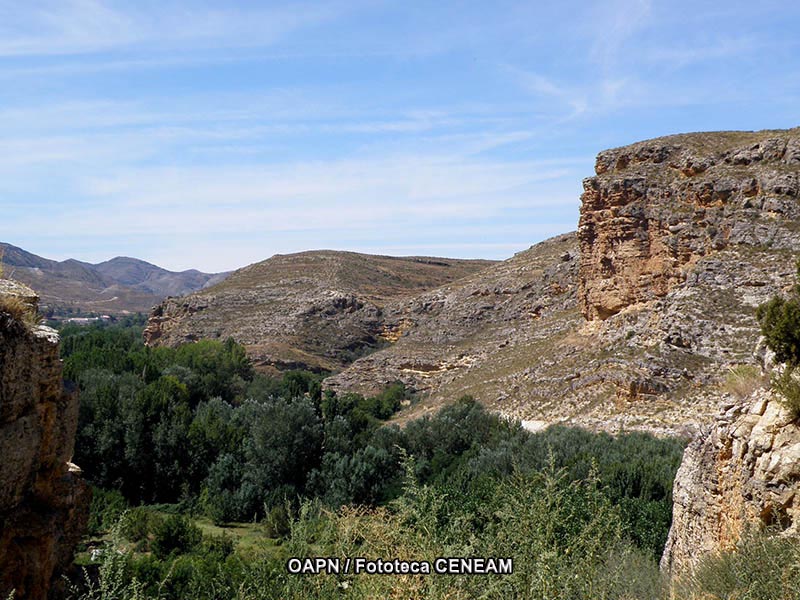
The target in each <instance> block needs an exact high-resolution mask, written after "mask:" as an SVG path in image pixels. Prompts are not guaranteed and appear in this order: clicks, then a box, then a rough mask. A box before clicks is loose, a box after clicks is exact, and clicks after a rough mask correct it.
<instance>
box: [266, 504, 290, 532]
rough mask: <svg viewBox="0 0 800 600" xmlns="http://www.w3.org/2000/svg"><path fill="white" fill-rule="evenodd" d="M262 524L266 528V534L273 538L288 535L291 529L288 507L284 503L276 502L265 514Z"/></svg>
mask: <svg viewBox="0 0 800 600" xmlns="http://www.w3.org/2000/svg"><path fill="white" fill-rule="evenodd" d="M264 526H265V527H266V529H267V535H268V536H269V537H273V538H283V537H286V536H287V535H289V532H290V531H291V518H290V515H289V509H288V507H287V506H286V505H284V504H276V505H275V506H273V507H272V508H271V509H270V510H269V512H268V513H267V516H266V517H264Z"/></svg>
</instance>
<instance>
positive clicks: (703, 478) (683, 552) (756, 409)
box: [661, 390, 800, 573]
mask: <svg viewBox="0 0 800 600" xmlns="http://www.w3.org/2000/svg"><path fill="white" fill-rule="evenodd" d="M673 497H674V507H673V523H672V528H671V530H670V534H669V539H668V541H667V546H666V548H665V551H664V556H663V558H662V561H661V565H662V568H663V569H665V570H667V571H669V572H671V573H684V572H686V571H687V570H690V569H691V568H692V567H694V566H695V565H696V564H697V561H698V560H700V559H701V558H702V557H703V556H706V555H708V554H709V553H711V552H715V551H719V550H725V549H730V548H732V546H733V545H734V544H735V543H736V542H737V540H738V539H739V538H740V536H741V535H742V533H743V532H744V531H745V529H746V528H747V527H748V525H754V524H755V525H759V524H765V525H772V526H776V527H778V528H779V529H781V530H784V531H785V532H786V533H794V534H797V533H798V532H800V531H799V530H798V526H799V525H800V426H798V424H797V422H796V421H794V420H793V419H792V417H791V416H790V415H789V413H788V412H787V411H786V410H785V409H784V408H783V407H782V406H781V404H780V403H779V402H778V401H777V400H776V399H775V398H774V397H773V396H771V395H770V393H769V392H767V391H765V390H759V391H757V392H756V393H754V394H753V395H752V396H751V397H749V398H748V399H747V400H746V401H744V402H740V403H729V404H727V405H724V406H723V407H722V411H721V413H720V415H719V416H718V418H717V420H716V422H715V424H714V426H713V427H712V428H711V429H709V430H708V431H707V432H705V433H704V434H703V435H702V436H700V437H699V438H697V439H696V440H695V441H694V442H692V443H691V444H690V445H689V446H688V447H687V448H686V451H685V453H684V457H683V461H682V463H681V466H680V468H679V469H678V473H677V475H676V478H675V484H674V490H673Z"/></svg>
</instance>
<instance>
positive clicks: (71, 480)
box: [0, 280, 90, 600]
mask: <svg viewBox="0 0 800 600" xmlns="http://www.w3.org/2000/svg"><path fill="white" fill-rule="evenodd" d="M17 301H21V302H22V305H23V307H22V308H21V307H20V304H19V303H18V302H17ZM37 301H38V299H37V297H36V295H35V293H34V292H33V291H32V290H30V289H29V288H27V287H25V286H22V285H19V284H16V283H14V282H8V281H3V280H0V457H2V464H0V597H1V598H6V597H8V595H9V593H10V592H11V590H14V593H15V596H14V597H15V598H26V599H29V600H39V599H44V598H47V597H48V595H50V596H51V597H52V595H57V591H58V588H59V584H60V576H61V574H62V573H64V571H65V570H66V569H67V568H68V567H69V566H70V565H71V564H72V554H73V549H74V547H75V544H76V543H77V542H78V540H79V539H80V536H81V535H82V533H83V531H84V529H85V525H86V519H87V518H88V506H89V499H90V494H89V489H88V486H87V485H86V484H85V483H84V481H83V480H82V478H81V474H80V469H79V468H78V467H76V466H75V465H73V464H72V463H71V462H70V460H71V459H72V451H73V447H74V443H75V430H76V427H77V422H78V396H77V393H76V392H75V391H73V390H71V389H65V387H64V386H63V383H62V379H61V361H60V359H59V352H58V334H57V333H56V332H55V331H54V330H53V329H50V328H49V327H43V326H38V325H35V324H31V323H30V322H29V323H24V322H23V321H22V319H20V318H19V316H20V315H19V311H20V310H24V311H31V312H34V311H35V310H36V305H37ZM12 306H13V307H15V308H14V310H11V308H10V307H12Z"/></svg>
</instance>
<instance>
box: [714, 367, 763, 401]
mask: <svg viewBox="0 0 800 600" xmlns="http://www.w3.org/2000/svg"><path fill="white" fill-rule="evenodd" d="M766 383H767V382H766V378H765V377H764V375H763V374H762V373H761V369H760V368H759V367H757V366H755V365H736V366H735V367H730V368H729V369H728V373H727V374H726V376H725V380H724V381H723V382H722V386H721V387H722V391H723V392H727V393H729V394H730V395H731V396H733V397H734V398H737V399H738V400H742V399H744V398H747V397H748V396H750V395H751V394H752V393H753V392H755V391H756V390H757V389H759V388H761V387H764V386H765V384H766Z"/></svg>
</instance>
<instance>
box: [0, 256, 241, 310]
mask: <svg viewBox="0 0 800 600" xmlns="http://www.w3.org/2000/svg"><path fill="white" fill-rule="evenodd" d="M0 253H2V265H3V269H4V272H5V277H9V278H13V279H16V280H17V281H20V282H22V283H25V284H27V285H29V286H31V287H32V288H33V289H34V290H36V292H38V293H39V295H40V296H41V304H42V308H43V311H45V312H47V311H48V310H49V311H52V312H53V313H54V314H56V315H64V314H75V313H92V312H94V313H97V312H99V313H109V314H125V313H135V312H147V311H149V310H150V309H151V308H152V307H153V306H154V305H155V304H158V303H159V302H161V300H162V299H163V298H164V297H166V296H171V295H183V294H189V293H191V292H194V291H197V290H199V289H202V288H203V287H205V286H208V285H213V284H215V283H218V282H220V281H222V280H223V279H224V278H225V277H226V276H227V273H218V274H210V273H201V272H200V271H197V270H194V269H191V270H189V271H182V272H180V273H175V272H172V271H167V270H166V269H162V268H161V267H158V266H156V265H153V264H150V263H148V262H145V261H143V260H139V259H136V258H128V257H123V256H118V257H117V258H112V259H111V260H107V261H105V262H102V263H99V264H91V263H86V262H81V261H79V260H75V259H68V260H64V261H60V262H59V261H55V260H50V259H47V258H42V257H41V256H37V255H35V254H32V253H30V252H27V251H26V250H23V249H22V248H18V247H17V246H12V245H11V244H7V243H2V242H0Z"/></svg>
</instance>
